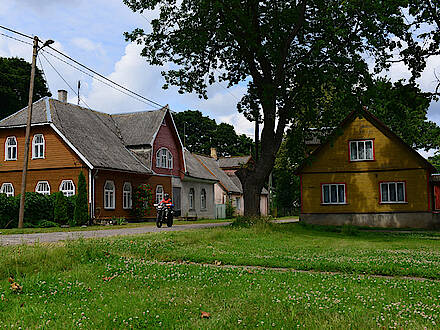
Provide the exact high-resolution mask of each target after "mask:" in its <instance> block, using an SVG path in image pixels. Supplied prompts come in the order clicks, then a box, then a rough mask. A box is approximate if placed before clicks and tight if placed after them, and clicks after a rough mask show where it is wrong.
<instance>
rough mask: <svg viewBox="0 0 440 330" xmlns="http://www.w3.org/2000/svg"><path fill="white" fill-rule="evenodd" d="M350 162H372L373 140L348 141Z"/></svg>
mask: <svg viewBox="0 0 440 330" xmlns="http://www.w3.org/2000/svg"><path fill="white" fill-rule="evenodd" d="M349 149H350V161H352V162H359V161H363V160H374V140H359V141H350V142H349Z"/></svg>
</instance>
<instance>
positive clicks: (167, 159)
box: [156, 147, 173, 170]
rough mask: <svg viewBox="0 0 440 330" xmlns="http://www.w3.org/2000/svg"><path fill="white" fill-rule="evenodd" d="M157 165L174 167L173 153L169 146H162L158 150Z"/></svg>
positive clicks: (158, 166) (159, 166)
mask: <svg viewBox="0 0 440 330" xmlns="http://www.w3.org/2000/svg"><path fill="white" fill-rule="evenodd" d="M156 167H157V168H168V169H170V170H171V169H173V154H172V153H171V151H169V150H168V149H167V148H164V147H163V148H160V149H159V150H158V151H157V152H156Z"/></svg>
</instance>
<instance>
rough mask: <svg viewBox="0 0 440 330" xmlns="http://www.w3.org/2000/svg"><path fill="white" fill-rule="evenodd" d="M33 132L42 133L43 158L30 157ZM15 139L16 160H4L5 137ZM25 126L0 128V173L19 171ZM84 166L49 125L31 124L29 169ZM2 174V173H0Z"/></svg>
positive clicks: (30, 154) (22, 153)
mask: <svg viewBox="0 0 440 330" xmlns="http://www.w3.org/2000/svg"><path fill="white" fill-rule="evenodd" d="M35 134H43V136H44V140H45V152H44V159H32V139H33V137H34V135H35ZM9 136H15V137H16V139H17V160H8V161H5V142H6V139H7V137H9ZM24 140H25V128H2V129H0V173H1V172H6V171H17V170H19V171H21V170H22V169H23V160H24V144H25V141H24ZM66 167H67V168H72V167H77V168H81V167H84V165H83V163H82V161H81V160H80V159H79V157H78V156H77V155H76V154H75V153H74V152H73V151H72V150H71V149H70V148H69V147H68V146H67V145H66V144H65V142H64V141H63V140H62V139H61V138H60V137H59V136H58V134H56V133H55V132H54V130H53V129H52V128H51V127H50V126H48V125H47V126H33V127H32V128H31V137H30V146H29V162H28V168H29V170H34V169H40V170H41V169H55V168H66ZM1 175H3V174H1Z"/></svg>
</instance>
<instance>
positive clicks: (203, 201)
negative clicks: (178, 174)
mask: <svg viewBox="0 0 440 330" xmlns="http://www.w3.org/2000/svg"><path fill="white" fill-rule="evenodd" d="M200 209H201V210H206V189H205V188H203V189H202V190H201V191H200Z"/></svg>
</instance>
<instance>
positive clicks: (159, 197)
mask: <svg viewBox="0 0 440 330" xmlns="http://www.w3.org/2000/svg"><path fill="white" fill-rule="evenodd" d="M162 199H163V187H162V186H161V185H157V186H156V204H159V203H160V202H161V201H162Z"/></svg>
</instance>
